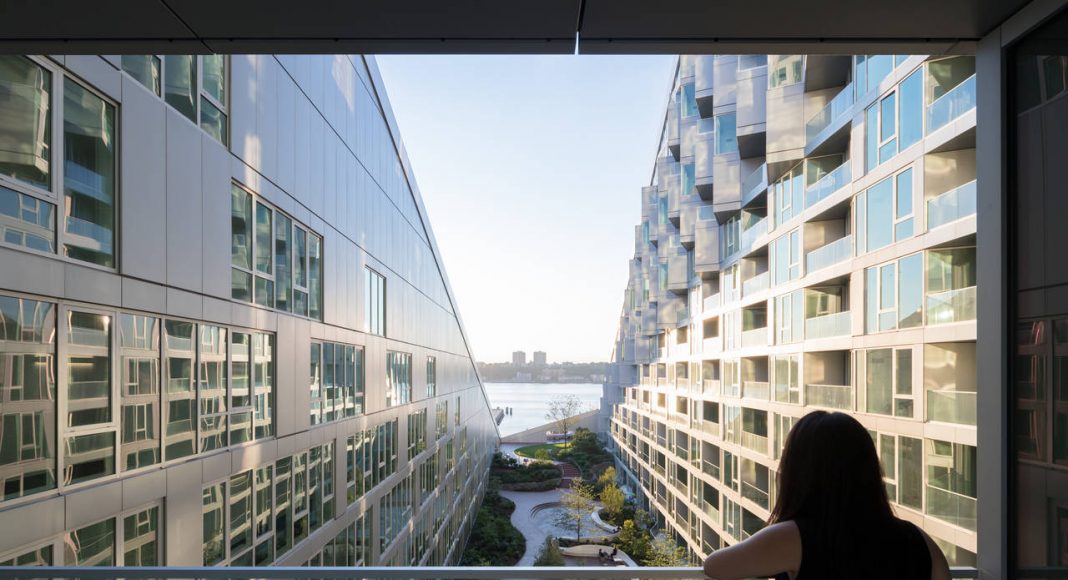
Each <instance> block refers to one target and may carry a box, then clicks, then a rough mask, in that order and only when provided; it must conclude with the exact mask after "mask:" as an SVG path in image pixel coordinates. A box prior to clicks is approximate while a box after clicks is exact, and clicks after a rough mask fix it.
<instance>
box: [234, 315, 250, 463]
mask: <svg viewBox="0 0 1068 580" xmlns="http://www.w3.org/2000/svg"><path fill="white" fill-rule="evenodd" d="M230 337H231V343H230V444H231V445H238V444H241V443H244V442H246V441H251V440H252V392H251V389H252V336H251V335H250V334H248V333H247V332H231V333H230Z"/></svg>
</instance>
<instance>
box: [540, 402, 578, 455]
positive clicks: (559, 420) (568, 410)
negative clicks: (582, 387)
mask: <svg viewBox="0 0 1068 580" xmlns="http://www.w3.org/2000/svg"><path fill="white" fill-rule="evenodd" d="M581 405H582V400H581V399H579V398H578V395H575V394H568V395H559V396H557V397H555V398H553V399H551V400H550V401H549V412H548V413H546V414H545V418H546V419H548V420H549V421H552V422H553V424H554V425H556V429H557V430H558V431H559V432H560V433H562V434H563V436H564V446H565V447H567V442H568V439H567V431H568V428H569V427H571V426H572V425H573V424H574V422H575V421H574V419H575V415H578V414H579V408H580V407H581Z"/></svg>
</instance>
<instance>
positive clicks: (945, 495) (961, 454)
mask: <svg viewBox="0 0 1068 580" xmlns="http://www.w3.org/2000/svg"><path fill="white" fill-rule="evenodd" d="M926 442H927V509H926V511H927V514H928V515H930V516H934V517H936V518H938V519H940V520H942V521H946V522H949V523H951V524H954V525H957V526H960V527H962V528H966V529H969V530H975V517H976V502H975V497H976V487H977V486H976V476H975V465H976V453H975V447H972V446H971V445H964V444H961V443H951V442H948V441H938V440H934V439H927V440H926Z"/></svg>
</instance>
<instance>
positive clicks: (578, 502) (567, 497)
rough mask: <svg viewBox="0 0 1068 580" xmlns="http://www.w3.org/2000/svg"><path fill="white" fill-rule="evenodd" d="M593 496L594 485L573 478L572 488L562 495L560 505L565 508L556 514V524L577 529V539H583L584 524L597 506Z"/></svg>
mask: <svg viewBox="0 0 1068 580" xmlns="http://www.w3.org/2000/svg"><path fill="white" fill-rule="evenodd" d="M593 498H594V492H593V486H591V485H589V484H587V483H582V482H580V481H577V480H572V482H571V489H570V490H568V491H566V492H564V493H563V494H562V495H561V497H560V507H561V508H563V509H561V510H560V512H559V513H558V514H557V516H556V525H558V526H560V527H562V528H566V529H569V530H575V539H576V540H581V539H582V526H583V524H585V522H586V518H588V517H590V514H591V513H593V510H594V509H595V508H596V507H597V503H596V502H595V501H594V499H593Z"/></svg>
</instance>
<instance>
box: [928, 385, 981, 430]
mask: <svg viewBox="0 0 1068 580" xmlns="http://www.w3.org/2000/svg"><path fill="white" fill-rule="evenodd" d="M976 396H977V393H975V392H973V391H951V390H929V391H927V420H929V421H939V422H942V423H955V424H958V425H973V426H974V425H975V421H976V408H977V407H976Z"/></svg>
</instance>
